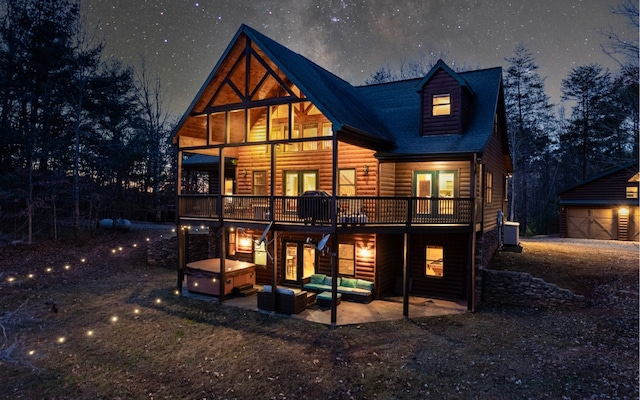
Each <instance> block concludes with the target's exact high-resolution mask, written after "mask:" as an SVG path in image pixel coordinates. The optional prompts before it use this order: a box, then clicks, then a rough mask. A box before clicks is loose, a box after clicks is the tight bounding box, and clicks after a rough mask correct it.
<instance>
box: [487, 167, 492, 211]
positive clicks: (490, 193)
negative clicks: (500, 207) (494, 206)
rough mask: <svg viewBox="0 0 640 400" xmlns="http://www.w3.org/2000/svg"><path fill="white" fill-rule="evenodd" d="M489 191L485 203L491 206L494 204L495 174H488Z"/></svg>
mask: <svg viewBox="0 0 640 400" xmlns="http://www.w3.org/2000/svg"><path fill="white" fill-rule="evenodd" d="M486 184H487V190H486V192H485V202H486V203H487V204H491V203H492V202H493V174H492V173H491V172H487V182H486Z"/></svg>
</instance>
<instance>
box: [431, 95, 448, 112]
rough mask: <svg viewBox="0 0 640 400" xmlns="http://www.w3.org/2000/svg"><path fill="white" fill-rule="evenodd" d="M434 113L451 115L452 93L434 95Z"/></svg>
mask: <svg viewBox="0 0 640 400" xmlns="http://www.w3.org/2000/svg"><path fill="white" fill-rule="evenodd" d="M433 115H434V116H437V115H451V95H450V94H434V95H433Z"/></svg>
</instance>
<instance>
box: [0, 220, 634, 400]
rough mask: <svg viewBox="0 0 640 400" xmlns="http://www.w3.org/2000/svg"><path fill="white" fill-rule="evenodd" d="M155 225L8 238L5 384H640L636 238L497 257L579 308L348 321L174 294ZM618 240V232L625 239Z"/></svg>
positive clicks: (186, 390)
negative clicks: (154, 260) (29, 240)
mask: <svg viewBox="0 0 640 400" xmlns="http://www.w3.org/2000/svg"><path fill="white" fill-rule="evenodd" d="M160 234H169V232H163V231H160V230H150V231H145V230H135V231H129V232H114V231H101V232H99V233H98V235H97V236H96V237H94V238H92V239H89V238H87V239H83V240H75V241H58V242H40V243H37V244H34V245H31V246H27V245H16V246H9V247H4V248H1V249H0V265H1V267H0V268H1V270H0V325H1V326H0V398H7V399H9V398H10V399H36V398H37V399H143V398H144V399H173V398H181V399H196V398H198V399H227V398H228V399H245V398H259V399H286V398H289V399H418V398H447V399H449V398H451V399H486V398H493V399H513V398H532V399H533V398H535V399H539V398H554V399H555V398H566V399H574V398H575V399H585V398H588V399H600V398H616V399H620V398H630V399H637V398H638V396H639V391H638V368H639V365H638V352H639V346H638V245H637V243H627V244H622V245H620V244H615V243H613V244H612V243H611V242H604V243H600V242H591V243H585V242H580V241H564V240H561V239H533V240H523V242H522V247H523V250H522V252H521V253H517V252H500V253H499V254H497V255H496V257H495V259H494V261H493V266H492V267H493V268H501V269H510V270H520V271H527V272H530V273H532V274H533V275H534V276H539V277H542V278H544V279H546V280H548V281H550V282H554V283H557V284H558V285H560V286H562V287H566V288H569V289H571V290H574V291H575V292H577V293H580V294H583V295H585V296H586V297H587V298H588V305H587V306H586V307H583V308H574V309H553V310H545V309H532V308H491V307H487V306H485V307H480V309H479V310H478V311H477V312H476V313H467V314H462V315H454V316H446V317H433V318H422V319H407V320H398V321H392V322H380V323H372V324H362V325H356V326H345V327H339V328H337V329H335V330H332V329H330V328H329V327H327V326H324V325H319V324H314V323H309V322H305V321H300V320H296V319H293V318H286V317H280V316H271V315H266V314H261V313H257V312H253V311H250V310H242V309H237V308H234V307H229V306H225V305H217V304H213V303H210V302H202V301H198V300H194V299H189V298H185V297H180V296H176V295H175V293H174V285H175V276H176V274H175V271H174V270H173V268H169V267H152V266H149V265H148V264H147V263H146V250H145V249H146V243H147V242H146V241H145V239H146V238H147V237H149V238H150V239H151V240H153V239H154V238H157V237H158V236H159V235H160ZM614 245H615V246H614Z"/></svg>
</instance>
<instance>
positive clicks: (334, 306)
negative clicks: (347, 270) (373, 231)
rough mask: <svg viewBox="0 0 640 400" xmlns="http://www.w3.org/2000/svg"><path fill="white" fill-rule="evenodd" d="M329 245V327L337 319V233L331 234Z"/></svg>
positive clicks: (333, 324) (335, 323) (332, 325)
mask: <svg viewBox="0 0 640 400" xmlns="http://www.w3.org/2000/svg"><path fill="white" fill-rule="evenodd" d="M332 236H333V237H332V238H331V247H330V248H329V251H330V252H331V329H335V328H336V326H337V321H338V235H337V234H336V235H332Z"/></svg>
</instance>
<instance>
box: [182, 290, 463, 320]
mask: <svg viewBox="0 0 640 400" xmlns="http://www.w3.org/2000/svg"><path fill="white" fill-rule="evenodd" d="M182 293H183V296H189V297H192V298H198V299H202V300H205V301H218V299H217V297H211V296H205V295H199V294H195V293H190V292H188V291H187V290H186V287H185V288H183V291H182ZM223 304H224V305H227V306H231V307H238V308H243V309H248V310H253V311H256V312H261V313H265V314H273V315H279V316H282V317H287V318H297V319H302V320H305V321H310V322H316V323H320V324H325V325H331V309H328V308H321V307H320V306H318V305H317V304H314V305H311V306H309V307H307V309H306V310H304V311H303V312H301V313H299V314H291V315H289V314H280V313H276V312H271V311H265V310H260V309H258V305H257V296H255V295H253V296H248V297H232V298H229V299H226V300H225V301H224V302H223ZM337 311H338V314H337V321H336V322H337V325H339V326H341V325H357V324H364V323H368V322H380V321H391V320H397V319H403V318H404V317H403V315H402V297H390V298H385V299H383V300H373V301H372V302H371V303H369V304H361V303H353V302H350V301H342V302H341V303H340V305H338V310H337ZM466 312H467V305H466V302H465V301H464V300H460V301H451V300H441V299H431V298H425V297H410V299H409V318H420V317H434V316H439V315H451V314H463V313H466Z"/></svg>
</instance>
